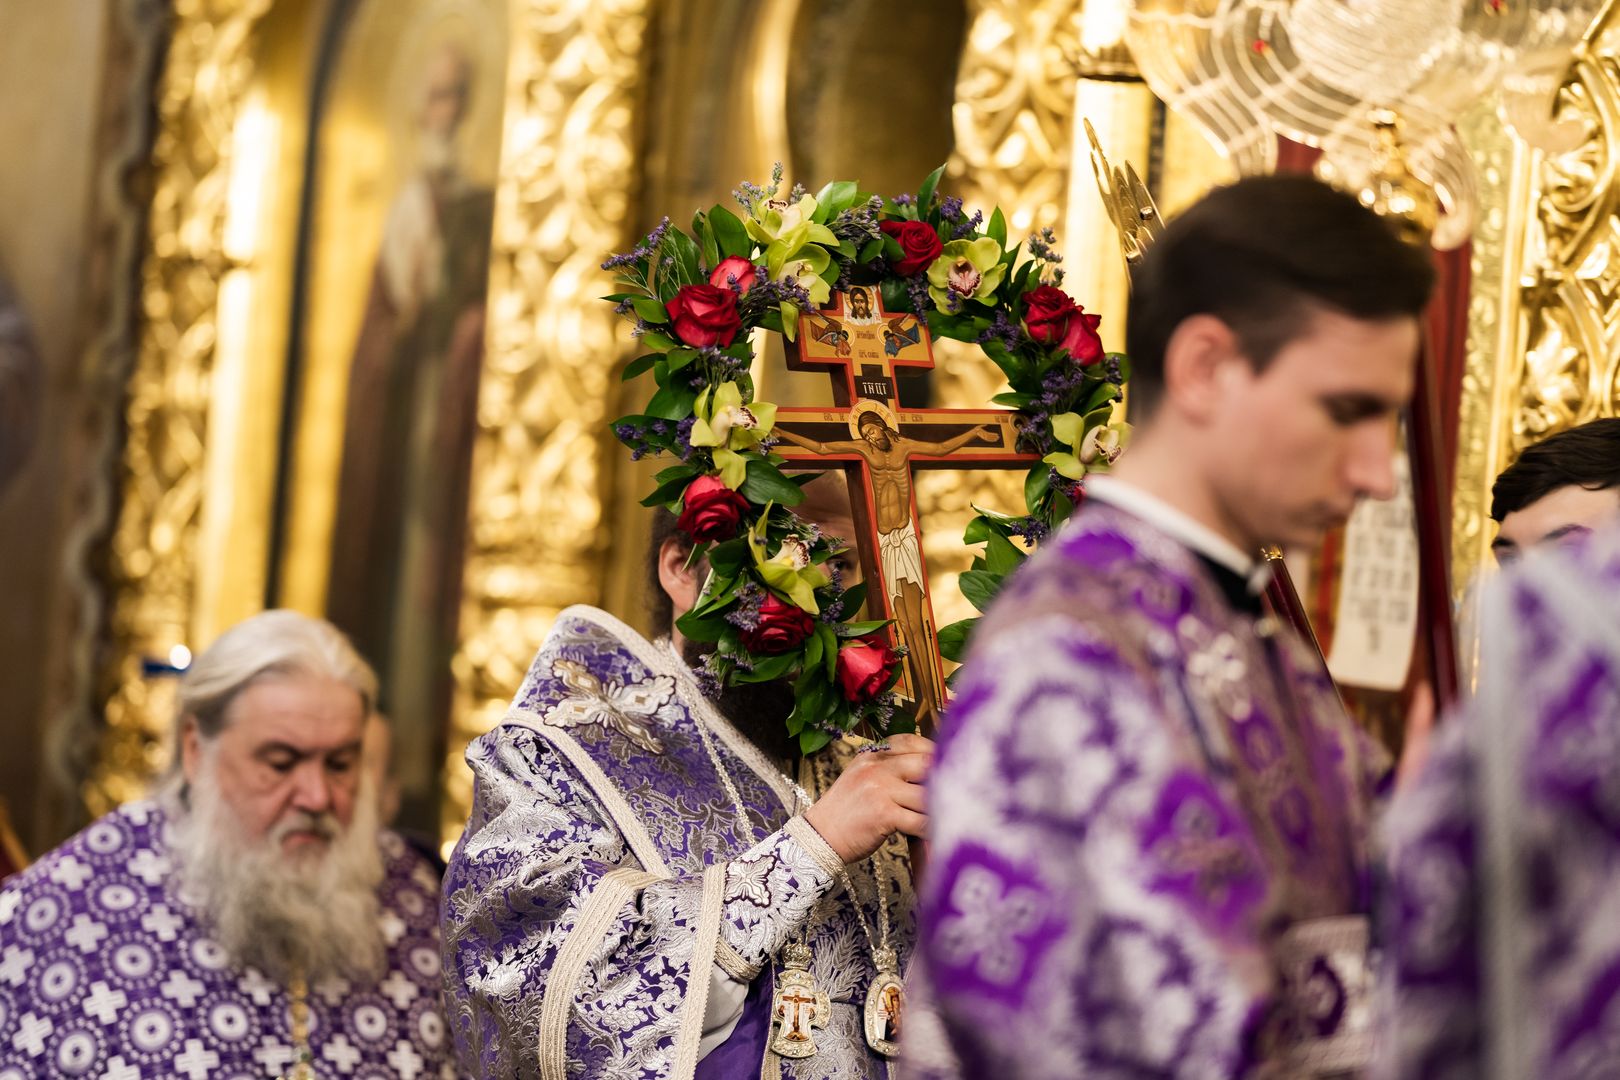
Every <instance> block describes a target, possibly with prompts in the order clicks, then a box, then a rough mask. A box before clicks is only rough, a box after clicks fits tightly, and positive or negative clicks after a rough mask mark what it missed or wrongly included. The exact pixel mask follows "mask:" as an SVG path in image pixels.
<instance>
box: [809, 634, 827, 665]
mask: <svg viewBox="0 0 1620 1080" xmlns="http://www.w3.org/2000/svg"><path fill="white" fill-rule="evenodd" d="M826 651H827V647H826V646H825V645H823V644H822V643H821V635H820V634H811V635H810V637H809V638H807V639H806V640H805V643H804V668H805V670H806V671H809V670H811V669H813V668H819V667H820V666H821V654H822V653H824V652H826Z"/></svg>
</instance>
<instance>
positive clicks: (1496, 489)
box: [1491, 417, 1620, 521]
mask: <svg viewBox="0 0 1620 1080" xmlns="http://www.w3.org/2000/svg"><path fill="white" fill-rule="evenodd" d="M1572 486H1573V487H1583V488H1586V489H1587V490H1588V491H1602V490H1603V489H1604V488H1612V487H1620V418H1616V417H1609V418H1607V419H1604V420H1593V421H1591V422H1589V423H1585V424H1582V425H1581V426H1580V427H1572V428H1570V429H1569V430H1568V431H1560V432H1559V433H1558V434H1557V435H1552V436H1549V437H1548V438H1545V439H1543V440H1542V441H1541V442H1538V443H1536V444H1535V445H1534V446H1531V447H1527V448H1526V449H1525V451H1524V453H1522V454H1520V455H1519V460H1517V461H1515V462H1514V463H1513V464H1512V465H1509V466H1508V467H1507V468H1506V469H1505V470H1503V472H1502V475H1501V476H1498V477H1497V478H1496V483H1495V484H1493V485H1492V486H1491V520H1492V521H1501V520H1502V519H1503V518H1505V517H1507V516H1508V515H1509V514H1511V513H1513V512H1515V511H1517V510H1523V509H1524V508H1525V507H1527V506H1529V505H1530V504H1531V503H1533V502H1536V501H1538V500H1540V499H1542V498H1544V497H1545V496H1547V495H1550V494H1552V493H1553V492H1554V491H1557V490H1558V489H1559V488H1564V487H1572Z"/></svg>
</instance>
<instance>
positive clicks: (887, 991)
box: [864, 949, 906, 1058]
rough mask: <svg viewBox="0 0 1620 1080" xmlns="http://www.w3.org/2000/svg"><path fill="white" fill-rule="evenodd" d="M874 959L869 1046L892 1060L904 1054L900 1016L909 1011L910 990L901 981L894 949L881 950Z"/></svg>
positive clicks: (867, 1022)
mask: <svg viewBox="0 0 1620 1080" xmlns="http://www.w3.org/2000/svg"><path fill="white" fill-rule="evenodd" d="M873 959H874V960H875V961H876V966H877V976H876V978H874V979H873V980H872V983H871V985H870V986H868V987H867V988H866V1009H865V1012H864V1019H865V1024H864V1026H865V1028H866V1045H867V1046H870V1047H871V1048H872V1050H873V1052H875V1053H878V1054H882V1055H883V1056H884V1057H886V1058H892V1057H895V1056H896V1055H898V1054H899V1053H900V1016H901V1013H902V1012H904V1010H905V1007H906V987H905V984H904V983H903V982H901V981H900V970H899V969H900V965H899V963H898V961H897V960H896V958H895V955H894V950H893V949H879V950H877V955H876V956H875V957H874V958H873Z"/></svg>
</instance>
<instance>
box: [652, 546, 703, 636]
mask: <svg viewBox="0 0 1620 1080" xmlns="http://www.w3.org/2000/svg"><path fill="white" fill-rule="evenodd" d="M691 553H692V549H691V548H690V547H689V546H687V545H686V544H685V543H682V542H681V540H680V539H679V538H678V537H673V536H672V537H670V538H669V539H667V540H665V541H664V543H663V546H662V547H660V548H659V549H658V583H659V584H660V585H662V586H663V587H664V592H665V593H666V594H667V595H668V596H669V601H670V603H671V604H672V605H673V606H674V613H675V615H674V617H675V618H677V619H678V618H680V617H681V616H682V615H685V614H686V613H687V612H688V611H691V610H692V606H693V605H694V604H696V603H697V598H698V589H699V588H701V587H702V582H701V581H700V580H699V579H698V571H699V570H700V569H701V564H693V565H692V566H688V565H686V564H687V557H688V556H689V555H691Z"/></svg>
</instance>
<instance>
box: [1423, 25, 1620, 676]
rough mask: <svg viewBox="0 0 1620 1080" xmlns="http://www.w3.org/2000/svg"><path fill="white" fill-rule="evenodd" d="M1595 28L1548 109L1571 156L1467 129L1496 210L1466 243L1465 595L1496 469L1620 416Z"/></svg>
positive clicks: (1609, 104)
mask: <svg viewBox="0 0 1620 1080" xmlns="http://www.w3.org/2000/svg"><path fill="white" fill-rule="evenodd" d="M1608 11H1612V7H1611V8H1610V9H1608ZM1606 13H1607V12H1606ZM1597 29H1598V28H1597V27H1594V31H1593V32H1591V33H1589V35H1588V41H1589V42H1595V43H1593V44H1589V45H1588V46H1585V47H1583V48H1582V49H1580V50H1578V51H1577V54H1576V59H1575V62H1574V64H1573V66H1572V68H1571V71H1570V75H1569V78H1568V81H1567V82H1566V83H1565V85H1564V87H1563V89H1562V91H1561V92H1560V94H1559V97H1558V102H1557V106H1556V109H1555V111H1554V117H1553V124H1552V125H1551V126H1553V127H1557V128H1560V129H1561V130H1563V131H1564V132H1566V133H1572V135H1573V137H1571V138H1570V140H1569V141H1570V148H1569V149H1567V150H1565V151H1563V152H1561V153H1542V152H1531V151H1529V150H1528V149H1526V148H1525V147H1524V146H1523V145H1522V144H1517V145H1515V144H1514V143H1513V142H1512V141H1511V140H1510V139H1509V137H1508V136H1507V134H1506V133H1505V132H1504V131H1503V130H1502V128H1501V126H1500V123H1499V122H1497V121H1496V120H1495V118H1494V117H1485V116H1476V117H1475V118H1474V119H1473V120H1471V121H1470V122H1468V123H1467V124H1466V125H1465V126H1464V130H1463V135H1464V138H1465V140H1466V141H1467V143H1468V145H1469V147H1470V149H1471V151H1472V152H1473V153H1474V155H1475V158H1476V161H1477V162H1478V163H1479V164H1480V166H1481V172H1482V175H1483V176H1484V177H1485V182H1486V186H1487V188H1488V197H1487V198H1485V199H1482V205H1484V206H1486V207H1489V208H1490V210H1489V213H1488V214H1487V215H1486V216H1485V220H1484V221H1483V222H1482V223H1481V228H1480V230H1479V232H1478V233H1477V234H1476V236H1475V241H1474V267H1473V270H1474V286H1473V291H1474V296H1473V300H1472V306H1471V309H1470V317H1469V350H1468V363H1467V367H1466V369H1465V373H1464V381H1463V394H1462V402H1461V406H1462V408H1461V420H1460V429H1459V437H1458V460H1457V474H1456V475H1457V485H1456V490H1457V498H1456V503H1455V505H1454V515H1453V564H1452V580H1453V581H1454V582H1456V583H1457V588H1458V590H1459V591H1461V590H1463V589H1465V588H1466V585H1467V582H1468V581H1469V580H1470V578H1471V576H1472V574H1473V572H1474V571H1476V570H1478V569H1479V568H1481V567H1482V566H1485V565H1487V564H1488V561H1489V547H1490V541H1491V538H1492V536H1493V535H1494V526H1493V525H1492V524H1491V523H1490V516H1489V511H1490V489H1491V485H1492V483H1493V482H1494V481H1495V478H1496V476H1497V475H1498V474H1499V473H1500V472H1501V471H1502V469H1504V468H1506V467H1507V465H1509V464H1510V463H1511V462H1512V461H1513V459H1514V458H1515V457H1516V456H1517V455H1518V453H1519V451H1521V450H1523V449H1524V448H1525V447H1526V446H1529V445H1531V444H1533V443H1535V442H1539V441H1540V440H1542V439H1544V438H1546V437H1547V436H1548V435H1552V434H1556V433H1557V432H1560V431H1564V430H1567V429H1568V428H1571V427H1574V426H1575V425H1577V424H1582V423H1585V422H1586V421H1588V420H1592V419H1595V418H1597V417H1601V416H1614V415H1616V413H1617V407H1620V250H1617V249H1620V217H1617V213H1620V184H1617V182H1616V180H1617V172H1620V147H1617V144H1616V140H1617V139H1620V49H1617V44H1620V43H1617V41H1616V40H1615V38H1614V36H1613V34H1612V33H1611V34H1608V35H1605V36H1602V37H1599V36H1598V34H1597V33H1596V31H1597ZM1465 644H1466V643H1465Z"/></svg>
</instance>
